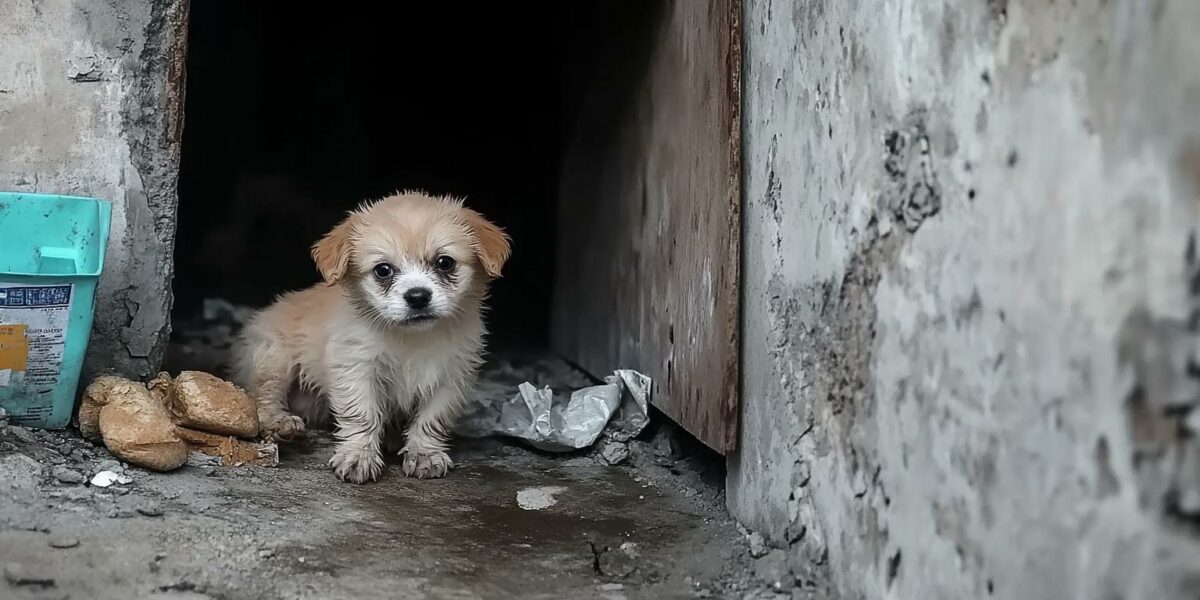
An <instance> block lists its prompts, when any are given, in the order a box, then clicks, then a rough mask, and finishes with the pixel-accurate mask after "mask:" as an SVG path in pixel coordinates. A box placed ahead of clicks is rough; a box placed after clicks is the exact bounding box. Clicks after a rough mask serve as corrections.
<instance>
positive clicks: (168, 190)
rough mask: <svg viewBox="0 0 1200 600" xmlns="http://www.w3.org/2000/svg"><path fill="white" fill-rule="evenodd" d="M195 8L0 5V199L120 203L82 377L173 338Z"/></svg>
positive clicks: (125, 365)
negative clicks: (50, 196)
mask: <svg viewBox="0 0 1200 600" xmlns="http://www.w3.org/2000/svg"><path fill="white" fill-rule="evenodd" d="M187 7H188V2H187V0H150V1H146V2H121V1H118V0H110V1H108V2H93V1H88V0H53V1H41V0H32V1H31V0H0V189H4V190H10V191H27V192H45V193H62V194H75V195H83V196H93V197H98V198H104V199H108V200H112V201H113V204H114V206H113V228H112V236H111V239H110V241H109V245H108V257H107V264H106V265H105V270H104V274H103V276H102V277H101V283H100V291H99V295H98V299H97V307H96V311H97V312H96V320H95V326H94V328H93V334H92V340H91V344H90V347H89V348H88V366H87V371H89V372H94V371H95V370H97V369H103V368H109V367H112V368H116V369H118V370H120V371H122V372H124V373H125V374H127V375H131V376H145V375H150V374H153V372H154V371H155V370H156V369H157V368H158V365H159V363H160V362H161V360H162V356H163V353H164V352H165V349H166V337H167V334H168V331H169V322H168V313H169V310H170V305H171V288H170V282H171V274H172V263H171V256H172V244H173V243H174V239H175V206H176V193H175V182H176V177H177V174H178V164H179V141H180V134H181V130H182V124H183V121H182V117H183V74H184V56H185V51H186V25H187Z"/></svg>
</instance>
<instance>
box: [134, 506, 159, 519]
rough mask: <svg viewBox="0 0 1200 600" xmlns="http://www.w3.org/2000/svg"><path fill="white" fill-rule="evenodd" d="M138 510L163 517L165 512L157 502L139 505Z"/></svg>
mask: <svg viewBox="0 0 1200 600" xmlns="http://www.w3.org/2000/svg"><path fill="white" fill-rule="evenodd" d="M137 511H138V512H139V513H141V514H142V515H145V516H147V517H161V516H162V514H163V511H162V508H161V507H159V506H158V505H157V504H144V505H142V506H139V507H137Z"/></svg>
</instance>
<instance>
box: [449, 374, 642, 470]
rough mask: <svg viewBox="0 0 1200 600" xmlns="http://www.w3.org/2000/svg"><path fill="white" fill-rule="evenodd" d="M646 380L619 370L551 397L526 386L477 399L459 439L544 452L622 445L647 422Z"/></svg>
mask: <svg viewBox="0 0 1200 600" xmlns="http://www.w3.org/2000/svg"><path fill="white" fill-rule="evenodd" d="M650 383H651V381H650V378H649V377H647V376H645V375H643V374H641V373H639V372H637V371H633V370H629V369H620V370H617V371H616V372H614V373H613V374H612V375H610V376H608V377H606V378H605V379H604V383H603V384H600V385H594V386H590V387H585V388H582V389H579V390H575V391H574V392H572V393H571V394H570V395H569V396H567V395H557V396H556V395H555V394H554V391H553V390H551V389H550V388H549V387H544V388H541V389H538V388H537V387H534V385H533V384H531V383H529V382H528V381H526V382H524V383H522V384H520V385H519V386H518V388H517V394H516V395H515V396H512V397H511V398H509V399H507V400H503V399H499V400H498V399H496V398H494V397H493V398H488V397H487V396H486V395H484V396H482V397H480V398H479V400H480V401H479V403H478V404H477V405H476V406H475V410H473V411H470V412H468V413H467V414H465V415H464V416H463V417H462V419H461V420H460V421H459V426H458V428H457V433H458V434H459V435H462V436H464V437H474V438H479V437H489V436H504V437H512V438H517V439H521V440H524V441H525V442H527V443H528V444H529V445H531V446H533V447H534V448H537V449H539V450H544V451H547V452H570V451H572V450H579V449H581V448H587V447H589V446H591V445H592V444H594V443H595V442H596V440H597V439H598V438H599V437H600V436H601V434H603V435H605V436H606V437H608V438H610V439H614V440H616V441H621V442H624V441H628V440H630V439H632V438H633V437H634V436H636V435H637V434H639V433H641V431H642V429H644V428H645V427H646V424H647V423H649V422H650V408H649V407H650V389H651V388H650Z"/></svg>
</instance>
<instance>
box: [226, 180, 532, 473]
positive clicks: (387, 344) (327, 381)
mask: <svg viewBox="0 0 1200 600" xmlns="http://www.w3.org/2000/svg"><path fill="white" fill-rule="evenodd" d="M509 244H510V242H509V238H508V236H507V234H505V233H504V232H503V231H502V230H501V229H500V228H498V227H497V226H495V225H494V224H492V223H490V222H489V221H488V220H487V219H485V218H484V217H483V216H481V215H480V214H479V213H477V212H475V211H473V210H470V209H468V208H465V207H464V206H463V205H462V201H461V200H456V199H452V198H446V197H431V196H427V195H425V194H422V193H414V192H405V193H402V194H398V195H395V196H391V197H388V198H384V199H383V200H379V201H376V202H370V203H367V204H364V205H362V206H361V207H359V208H358V209H357V210H355V211H353V212H351V213H350V214H349V216H348V217H347V218H346V219H345V220H344V221H342V222H341V223H340V224H339V225H338V226H336V227H334V228H333V230H332V231H330V232H329V233H328V234H326V235H325V237H323V238H322V239H321V240H320V241H318V242H317V243H316V244H315V245H314V246H313V248H312V256H313V260H314V261H315V262H316V264H317V269H318V270H319V271H320V273H321V277H322V278H323V279H324V285H321V284H318V285H316V286H314V287H312V288H309V289H307V290H304V291H300V292H293V293H289V294H286V295H284V296H281V297H279V298H278V299H277V300H276V301H275V303H274V304H273V305H272V306H270V307H268V308H266V309H264V310H262V311H261V312H259V313H257V314H256V315H255V316H254V317H253V318H252V319H251V320H250V322H248V323H247V325H246V327H245V329H244V330H243V333H242V339H241V341H240V343H239V344H238V345H237V348H236V351H235V354H236V356H235V359H234V368H235V369H236V371H237V372H238V379H239V381H240V383H242V385H243V386H244V387H246V388H247V389H248V390H249V391H250V393H251V394H252V395H253V396H254V398H255V399H256V400H257V402H258V417H259V420H260V422H261V424H262V425H261V428H262V431H261V433H262V435H263V436H264V437H266V438H269V439H273V440H277V441H287V440H290V439H293V438H295V437H296V436H298V435H300V434H302V433H303V432H304V427H305V424H304V421H303V420H302V419H301V418H300V417H298V416H296V415H295V414H293V412H291V411H289V406H288V392H289V390H290V389H292V388H293V387H296V388H299V389H300V391H301V392H303V393H306V394H307V395H308V396H309V397H315V398H317V404H318V409H320V410H328V411H329V413H330V416H332V419H333V424H334V434H335V436H336V437H337V439H338V443H337V447H336V449H335V451H334V454H333V458H332V459H331V460H330V461H329V466H330V467H332V468H333V471H334V473H336V474H337V476H338V477H339V478H341V479H343V480H345V481H350V482H353V483H363V482H366V481H372V480H375V479H376V478H377V477H378V476H379V474H380V472H381V471H382V470H383V466H384V463H383V457H382V442H383V435H384V428H385V425H386V424H389V423H390V422H393V420H394V419H396V418H397V417H399V418H405V419H407V420H408V427H407V430H406V431H405V441H404V446H403V448H402V450H401V451H400V453H401V454H402V455H403V456H404V460H403V463H402V471H403V472H404V474H405V475H407V476H410V477H418V478H422V479H424V478H430V477H442V476H444V475H445V474H446V473H447V472H448V471H449V470H450V469H451V468H453V466H454V464H453V462H451V460H450V457H449V456H448V455H447V454H446V450H447V440H448V438H449V431H450V429H451V427H452V425H453V420H454V418H455V415H456V411H457V410H458V409H459V408H460V406H461V405H462V402H463V394H464V392H465V391H466V390H467V388H468V387H469V386H470V385H471V384H472V383H473V381H474V376H475V372H476V371H477V369H478V368H479V365H480V364H481V362H482V359H481V355H482V352H483V345H484V342H483V337H484V325H483V319H482V315H481V312H482V311H483V308H484V307H483V302H484V298H485V296H486V293H487V286H488V283H489V282H490V281H491V280H492V279H494V278H496V277H499V276H500V270H501V268H502V267H503V266H504V263H505V261H507V260H508V256H509V251H510V246H509Z"/></svg>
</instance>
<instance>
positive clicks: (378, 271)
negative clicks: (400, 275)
mask: <svg viewBox="0 0 1200 600" xmlns="http://www.w3.org/2000/svg"><path fill="white" fill-rule="evenodd" d="M372 271H373V272H374V273H375V276H376V277H378V278H380V279H387V278H388V277H391V276H392V274H393V273H395V272H396V269H395V268H393V267H392V265H389V264H387V263H379V264H377V265H375V268H374V269H372Z"/></svg>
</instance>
